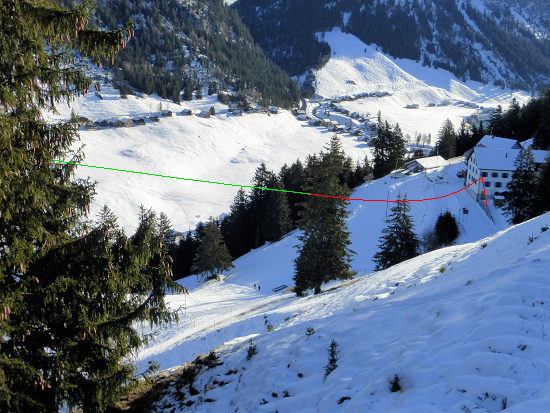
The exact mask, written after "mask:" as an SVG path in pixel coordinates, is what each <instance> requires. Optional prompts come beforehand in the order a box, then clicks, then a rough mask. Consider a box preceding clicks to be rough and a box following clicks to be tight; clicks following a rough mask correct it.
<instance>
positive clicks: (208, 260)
mask: <svg viewBox="0 0 550 413" xmlns="http://www.w3.org/2000/svg"><path fill="white" fill-rule="evenodd" d="M195 261H196V265H195V272H196V273H197V274H199V275H200V274H204V273H207V272H209V273H210V276H214V275H215V274H216V273H221V272H223V271H227V270H230V269H231V268H234V265H233V263H232V261H233V259H232V258H231V255H229V252H228V251H227V247H226V246H225V244H224V243H223V236H222V233H221V231H220V227H219V226H218V223H217V222H216V221H214V219H213V218H210V222H208V224H206V226H205V228H204V237H203V238H202V240H201V244H200V245H199V250H198V252H197V256H196V258H195Z"/></svg>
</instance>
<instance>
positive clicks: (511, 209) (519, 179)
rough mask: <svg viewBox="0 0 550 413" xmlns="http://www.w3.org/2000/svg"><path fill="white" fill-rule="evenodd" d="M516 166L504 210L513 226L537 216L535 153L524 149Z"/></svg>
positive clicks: (516, 161) (517, 159) (515, 162)
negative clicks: (535, 210) (535, 211)
mask: <svg viewBox="0 0 550 413" xmlns="http://www.w3.org/2000/svg"><path fill="white" fill-rule="evenodd" d="M514 166H515V167H516V170H515V171H514V173H513V175H512V180H511V181H510V184H509V186H508V197H507V199H506V204H505V205H504V208H503V210H504V213H505V215H506V216H508V217H509V218H508V221H509V222H510V223H511V224H519V223H520V222H523V221H526V220H528V219H530V218H533V217H534V216H535V213H534V209H535V205H534V204H535V199H536V194H537V175H536V172H535V158H534V156H533V151H532V150H531V149H524V148H522V149H521V150H520V151H519V154H518V157H517V158H516V160H515V161H514Z"/></svg>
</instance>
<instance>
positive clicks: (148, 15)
mask: <svg viewBox="0 0 550 413" xmlns="http://www.w3.org/2000/svg"><path fill="white" fill-rule="evenodd" d="M61 3H63V4H64V5H65V6H67V7H72V4H73V0H63V1H62V2H61ZM96 6H97V7H96V12H95V18H94V20H93V21H92V22H91V23H92V24H93V25H95V26H96V27H99V28H104V29H117V28H118V27H119V26H120V25H121V24H126V23H127V22H133V24H134V36H133V37H132V39H130V40H129V41H128V43H127V44H126V47H125V48H124V49H123V50H121V52H120V53H118V54H117V55H116V56H115V57H114V59H113V60H111V59H107V60H104V61H103V64H104V65H105V66H106V67H108V68H111V69H112V73H113V82H114V83H115V85H116V86H117V87H118V88H120V90H121V94H129V93H131V91H132V88H134V89H137V90H138V91H140V92H143V93H146V94H151V93H153V92H154V93H157V94H158V95H159V96H161V97H162V98H164V99H171V100H172V101H174V102H176V103H178V102H180V100H182V99H186V100H189V99H190V98H191V97H192V96H193V94H194V93H195V92H199V91H200V90H202V88H205V89H206V88H208V93H209V94H215V93H217V92H218V91H219V90H226V89H228V88H232V89H233V90H234V91H235V92H237V93H241V94H246V95H248V96H249V97H250V98H252V99H254V100H257V101H262V100H263V102H265V104H266V105H267V104H270V103H271V104H273V105H278V106H281V107H285V108H289V107H291V106H292V104H293V103H294V102H297V101H298V100H299V97H300V92H299V89H298V87H297V86H296V84H295V83H294V82H293V81H292V80H291V79H289V77H288V76H287V75H286V74H285V73H284V72H283V71H282V70H281V69H280V68H279V67H277V66H276V65H274V64H273V63H272V62H271V60H269V59H267V58H266V56H265V55H264V54H263V52H262V50H261V48H260V46H259V45H258V44H256V42H255V41H254V40H253V38H252V36H251V35H250V33H249V31H248V29H247V28H246V27H245V26H244V24H243V23H242V21H241V19H240V17H239V16H238V14H237V13H236V11H235V10H232V9H230V8H229V7H228V6H225V5H224V3H223V1H222V0H214V1H208V2H207V1H204V0H198V1H194V2H180V1H177V0H151V1H148V2H144V1H143V0H139V1H135V2H132V3H131V4H130V2H129V1H128V0H97V1H96ZM201 93H202V92H201ZM199 96H200V95H199Z"/></svg>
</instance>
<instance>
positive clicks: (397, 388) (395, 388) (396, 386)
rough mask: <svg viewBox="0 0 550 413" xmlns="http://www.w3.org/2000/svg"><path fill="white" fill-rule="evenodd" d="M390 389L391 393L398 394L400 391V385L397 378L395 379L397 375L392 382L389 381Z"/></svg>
mask: <svg viewBox="0 0 550 413" xmlns="http://www.w3.org/2000/svg"><path fill="white" fill-rule="evenodd" d="M390 384H391V387H390V391H391V392H392V393H395V392H398V391H400V390H401V384H399V377H397V374H396V375H395V377H394V378H393V380H391V381H390Z"/></svg>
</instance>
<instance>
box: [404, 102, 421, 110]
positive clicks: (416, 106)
mask: <svg viewBox="0 0 550 413" xmlns="http://www.w3.org/2000/svg"><path fill="white" fill-rule="evenodd" d="M405 107H406V108H407V109H419V108H420V105H419V104H418V103H411V104H410V105H407V106H405Z"/></svg>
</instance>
